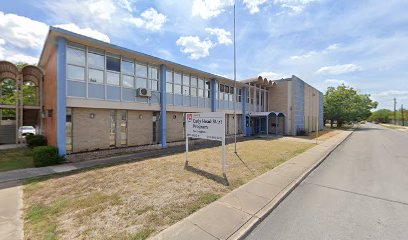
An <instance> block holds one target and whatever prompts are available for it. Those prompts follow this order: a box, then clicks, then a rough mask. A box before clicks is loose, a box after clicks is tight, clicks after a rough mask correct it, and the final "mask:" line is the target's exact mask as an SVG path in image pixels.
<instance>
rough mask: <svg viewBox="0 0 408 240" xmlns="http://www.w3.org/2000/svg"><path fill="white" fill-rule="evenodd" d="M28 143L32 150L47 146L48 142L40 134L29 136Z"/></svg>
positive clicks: (27, 137)
mask: <svg viewBox="0 0 408 240" xmlns="http://www.w3.org/2000/svg"><path fill="white" fill-rule="evenodd" d="M26 142H27V145H28V146H29V147H30V148H33V147H38V146H45V145H47V141H46V140H45V137H44V135H39V134H37V135H27V136H26Z"/></svg>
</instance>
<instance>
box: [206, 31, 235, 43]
mask: <svg viewBox="0 0 408 240" xmlns="http://www.w3.org/2000/svg"><path fill="white" fill-rule="evenodd" d="M205 31H206V32H208V33H209V34H210V35H215V36H216V37H217V40H218V43H219V44H224V45H230V44H232V40H231V33H230V32H228V31H225V30H224V29H222V28H206V29H205Z"/></svg>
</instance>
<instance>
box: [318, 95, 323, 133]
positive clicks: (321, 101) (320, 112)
mask: <svg viewBox="0 0 408 240" xmlns="http://www.w3.org/2000/svg"><path fill="white" fill-rule="evenodd" d="M323 103H324V95H323V93H319V125H320V129H323V126H324V123H323V119H324V106H323Z"/></svg>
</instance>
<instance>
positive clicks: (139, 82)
mask: <svg viewBox="0 0 408 240" xmlns="http://www.w3.org/2000/svg"><path fill="white" fill-rule="evenodd" d="M136 88H147V80H146V79H145V78H139V77H138V78H136Z"/></svg>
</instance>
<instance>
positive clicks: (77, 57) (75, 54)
mask: <svg viewBox="0 0 408 240" xmlns="http://www.w3.org/2000/svg"><path fill="white" fill-rule="evenodd" d="M67 63H70V64H75V65H80V66H85V51H84V50H82V49H77V48H72V47H67Z"/></svg>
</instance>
